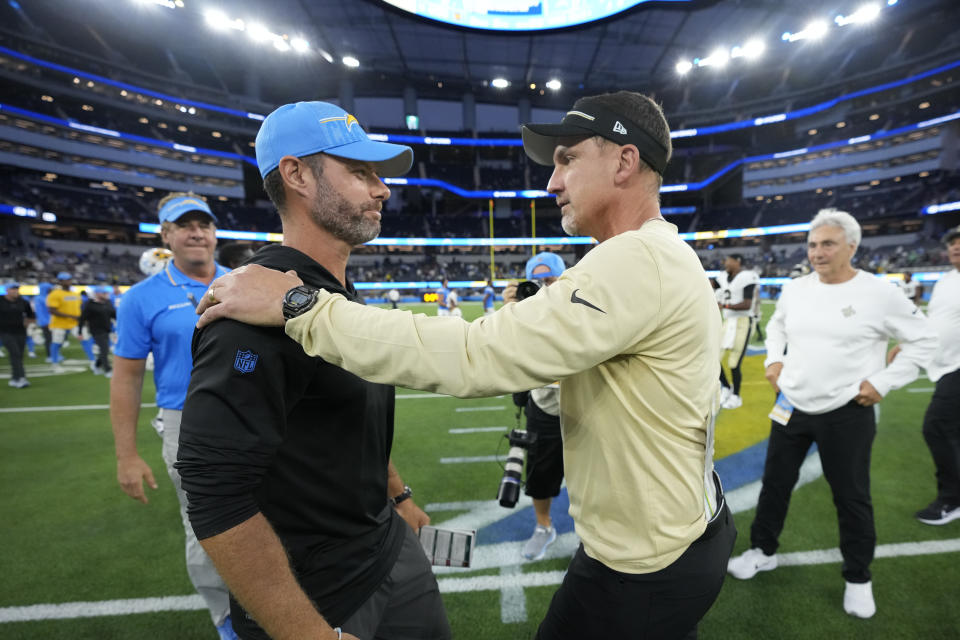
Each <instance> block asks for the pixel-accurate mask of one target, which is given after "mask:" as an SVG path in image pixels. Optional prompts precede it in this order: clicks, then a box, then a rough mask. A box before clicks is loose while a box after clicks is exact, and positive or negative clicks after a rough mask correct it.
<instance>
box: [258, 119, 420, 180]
mask: <svg viewBox="0 0 960 640" xmlns="http://www.w3.org/2000/svg"><path fill="white" fill-rule="evenodd" d="M255 145H256V149H257V166H259V167H260V176H261V177H264V178H265V177H266V176H267V174H268V173H270V172H271V171H273V170H274V169H276V168H277V166H278V165H279V164H280V159H281V158H283V157H284V156H294V157H296V158H302V157H304V156H310V155H313V154H315V153H320V152H323V153H326V154H328V155H331V156H335V157H337V158H347V159H349V160H360V161H361V162H372V163H373V164H374V165H375V166H376V170H377V175H379V176H380V177H381V178H394V177H396V176H402V175H403V174H405V173H406V172H407V171H409V170H410V167H411V166H412V165H413V149H411V148H410V147H406V146H403V145H399V144H390V143H389V142H377V141H374V140H371V139H370V138H369V137H367V133H366V132H365V131H364V130H363V128H362V127H361V126H360V123H359V122H357V119H356V118H355V117H353V116H352V115H350V114H349V113H347V112H346V111H344V110H343V109H341V108H340V107H338V106H337V105H335V104H330V103H329V102H297V103H295V104H285V105H283V106H282V107H280V108H279V109H277V110H276V111H274V112H273V113H271V114H270V115H268V116H267V117H266V119H265V120H264V121H263V124H262V125H260V131H259V132H258V133H257V141H256V143H255Z"/></svg>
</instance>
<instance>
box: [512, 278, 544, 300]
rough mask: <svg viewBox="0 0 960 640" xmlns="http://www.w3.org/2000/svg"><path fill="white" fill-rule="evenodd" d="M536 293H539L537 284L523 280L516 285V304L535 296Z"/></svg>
mask: <svg viewBox="0 0 960 640" xmlns="http://www.w3.org/2000/svg"><path fill="white" fill-rule="evenodd" d="M537 291H540V283H539V282H534V281H533V280H524V281H523V282H521V283H520V284H518V285H517V302H519V301H521V300H526V299H527V298H529V297H530V296H534V295H536V294H537Z"/></svg>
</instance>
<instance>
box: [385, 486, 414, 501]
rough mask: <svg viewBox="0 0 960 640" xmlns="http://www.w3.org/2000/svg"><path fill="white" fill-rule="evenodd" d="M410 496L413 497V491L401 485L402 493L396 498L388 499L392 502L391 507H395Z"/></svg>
mask: <svg viewBox="0 0 960 640" xmlns="http://www.w3.org/2000/svg"><path fill="white" fill-rule="evenodd" d="M412 495H413V489H411V488H410V487H408V486H407V485H403V493H401V494H400V495H398V496H394V497H392V498H390V499H391V500H393V505H394V506H396V505H398V504H400V503H401V502H403V501H404V500H406V499H407V498H409V497H410V496H412Z"/></svg>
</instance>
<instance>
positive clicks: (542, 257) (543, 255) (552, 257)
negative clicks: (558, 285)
mask: <svg viewBox="0 0 960 640" xmlns="http://www.w3.org/2000/svg"><path fill="white" fill-rule="evenodd" d="M540 265H546V266H547V267H549V268H550V271H545V272H543V273H538V274H537V275H533V270H534V269H536V268H537V267H539V266H540ZM566 268H567V266H566V265H565V264H563V258H561V257H560V256H558V255H557V254H555V253H550V252H549V251H541V252H540V253H538V254H537V255H535V256H533V257H532V258H530V259H529V260H527V280H533V279H534V278H547V277H549V276H553V277H555V278H559V277H560V274H561V273H563V271H564V269H566Z"/></svg>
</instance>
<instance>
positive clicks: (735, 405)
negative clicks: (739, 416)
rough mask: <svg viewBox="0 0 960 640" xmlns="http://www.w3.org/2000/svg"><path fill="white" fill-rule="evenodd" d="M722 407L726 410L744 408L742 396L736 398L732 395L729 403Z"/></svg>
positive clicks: (728, 399)
mask: <svg viewBox="0 0 960 640" xmlns="http://www.w3.org/2000/svg"><path fill="white" fill-rule="evenodd" d="M720 406H721V407H723V408H724V409H739V408H740V407H742V406H743V399H742V398H741V397H740V396H735V395H733V394H732V393H731V394H730V397H729V398H727V401H726V402H724V403H723V404H721V405H720Z"/></svg>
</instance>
